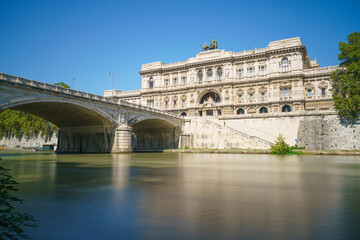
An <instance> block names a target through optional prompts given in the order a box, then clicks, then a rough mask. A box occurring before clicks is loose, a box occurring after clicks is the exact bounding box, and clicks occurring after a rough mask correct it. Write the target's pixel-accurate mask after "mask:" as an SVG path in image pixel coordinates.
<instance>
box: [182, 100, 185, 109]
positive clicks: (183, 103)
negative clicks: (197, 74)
mask: <svg viewBox="0 0 360 240" xmlns="http://www.w3.org/2000/svg"><path fill="white" fill-rule="evenodd" d="M182 106H183V107H185V99H183V100H182Z"/></svg>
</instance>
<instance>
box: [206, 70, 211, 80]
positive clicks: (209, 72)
mask: <svg viewBox="0 0 360 240" xmlns="http://www.w3.org/2000/svg"><path fill="white" fill-rule="evenodd" d="M207 80H208V81H212V70H211V69H209V70H208V71H207Z"/></svg>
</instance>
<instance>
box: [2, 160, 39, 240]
mask: <svg viewBox="0 0 360 240" xmlns="http://www.w3.org/2000/svg"><path fill="white" fill-rule="evenodd" d="M0 164H1V160H0ZM8 171H9V169H6V168H4V167H2V166H1V165H0V239H18V237H20V238H24V239H29V236H28V235H27V234H25V232H24V230H23V228H24V227H34V226H35V225H34V224H33V222H34V221H35V219H34V218H33V217H32V216H30V215H29V214H27V213H20V212H19V211H17V210H16V209H15V207H14V204H16V203H21V202H22V200H21V199H19V198H17V197H15V196H13V195H11V194H10V193H9V192H10V191H17V189H16V188H15V187H14V186H13V185H15V184H17V182H16V181H15V180H14V179H13V177H12V176H10V175H9V174H8Z"/></svg>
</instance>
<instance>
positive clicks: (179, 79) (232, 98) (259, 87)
mask: <svg viewBox="0 0 360 240" xmlns="http://www.w3.org/2000/svg"><path fill="white" fill-rule="evenodd" d="M335 69H336V67H325V68H320V67H319V64H318V63H317V62H316V60H310V59H309V56H308V54H307V51H306V47H305V46H304V45H302V43H301V40H300V38H291V39H285V40H280V41H274V42H270V43H269V45H268V46H267V47H266V48H261V49H255V50H250V51H243V52H231V51H225V50H218V49H215V50H209V51H204V52H201V53H199V54H197V55H196V57H194V58H190V59H188V60H187V61H184V62H178V63H170V64H164V63H162V62H153V63H149V64H144V65H142V69H141V71H140V74H141V76H142V89H141V90H136V91H129V92H121V91H111V90H110V91H105V96H113V97H116V98H119V99H123V100H126V101H129V102H133V103H138V104H142V105H147V106H149V107H154V108H159V109H163V110H169V111H171V112H174V113H178V114H181V115H185V116H186V115H187V116H232V117H235V118H244V117H251V116H272V115H277V116H278V115H279V114H280V115H289V114H290V115H291V114H294V113H301V112H307V111H324V110H332V109H333V107H332V101H331V94H330V92H329V82H328V80H327V79H328V78H329V74H330V73H331V72H332V71H334V70H335Z"/></svg>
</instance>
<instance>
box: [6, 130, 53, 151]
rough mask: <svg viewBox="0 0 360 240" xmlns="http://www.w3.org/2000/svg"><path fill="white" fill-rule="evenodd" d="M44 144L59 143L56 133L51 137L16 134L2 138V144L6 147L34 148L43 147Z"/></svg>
mask: <svg viewBox="0 0 360 240" xmlns="http://www.w3.org/2000/svg"><path fill="white" fill-rule="evenodd" d="M44 144H57V135H56V133H54V134H53V135H52V136H51V137H42V136H41V135H40V134H39V135H37V136H33V137H23V136H19V137H16V136H15V135H12V136H9V137H2V138H0V145H5V146H6V147H5V148H34V147H41V146H42V145H44Z"/></svg>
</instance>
